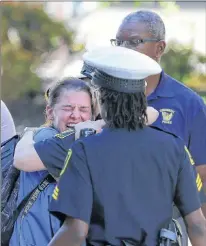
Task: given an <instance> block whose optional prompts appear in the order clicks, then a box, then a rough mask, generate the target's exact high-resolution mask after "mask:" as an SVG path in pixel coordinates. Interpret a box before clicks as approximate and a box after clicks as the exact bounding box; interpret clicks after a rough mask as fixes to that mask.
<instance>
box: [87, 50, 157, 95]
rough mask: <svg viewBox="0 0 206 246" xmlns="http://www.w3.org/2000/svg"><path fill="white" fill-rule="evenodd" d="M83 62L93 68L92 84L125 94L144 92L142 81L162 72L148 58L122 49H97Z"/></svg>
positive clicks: (88, 54) (143, 82)
mask: <svg viewBox="0 0 206 246" xmlns="http://www.w3.org/2000/svg"><path fill="white" fill-rule="evenodd" d="M83 60H84V62H86V63H87V64H88V65H90V66H92V67H94V68H95V73H94V75H93V83H94V84H96V85H98V86H101V87H105V88H108V89H113V90H116V91H119V92H126V93H133V92H137V91H144V89H145V80H144V79H145V78H147V77H148V76H150V75H155V74H159V73H160V72H161V70H162V69H161V67H160V65H159V64H158V63H157V62H156V61H154V60H153V59H151V58H150V57H148V56H146V55H144V54H142V53H139V52H137V51H134V50H131V49H127V48H124V47H114V46H110V47H98V48H96V49H93V50H91V51H88V52H87V53H85V54H84V56H83Z"/></svg>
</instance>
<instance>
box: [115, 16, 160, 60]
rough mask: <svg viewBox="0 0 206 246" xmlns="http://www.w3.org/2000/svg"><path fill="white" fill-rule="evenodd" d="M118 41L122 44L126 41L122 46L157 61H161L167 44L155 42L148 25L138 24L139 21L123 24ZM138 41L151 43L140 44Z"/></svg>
mask: <svg viewBox="0 0 206 246" xmlns="http://www.w3.org/2000/svg"><path fill="white" fill-rule="evenodd" d="M116 39H117V40H120V42H121V41H125V42H122V44H120V46H123V47H126V48H129V49H133V50H136V51H138V52H140V53H143V54H145V55H147V56H149V57H151V58H152V59H154V60H155V61H159V59H160V58H161V56H162V54H163V52H164V48H165V42H164V41H159V40H155V39H154V38H153V37H152V35H151V33H149V32H148V30H147V27H146V25H145V24H144V23H141V22H138V20H135V21H128V22H123V23H122V24H121V26H120V27H119V30H118V32H117V34H116ZM153 39H154V40H153ZM138 40H150V41H145V42H143V43H141V42H140V43H139V44H138ZM151 40H152V41H151Z"/></svg>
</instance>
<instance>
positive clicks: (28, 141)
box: [14, 131, 46, 172]
mask: <svg viewBox="0 0 206 246" xmlns="http://www.w3.org/2000/svg"><path fill="white" fill-rule="evenodd" d="M14 166H15V167H16V168H17V169H19V170H22V171H26V172H33V171H39V170H44V169H46V167H45V166H44V164H43V162H42V161H41V159H40V157H39V155H38V154H37V152H36V150H35V148H34V141H33V132H32V131H28V132H26V133H25V134H24V136H23V138H22V139H21V140H20V141H19V143H18V144H17V146H16V149H15V154H14Z"/></svg>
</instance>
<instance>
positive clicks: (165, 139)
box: [149, 126, 184, 147]
mask: <svg viewBox="0 0 206 246" xmlns="http://www.w3.org/2000/svg"><path fill="white" fill-rule="evenodd" d="M149 128H150V129H151V130H152V131H153V136H154V139H155V140H154V141H156V142H161V143H162V144H163V145H164V146H172V145H173V146H179V147H184V141H183V140H182V139H181V138H180V137H179V136H177V135H175V134H174V133H171V132H168V131H165V130H163V129H161V128H159V127H156V126H149Z"/></svg>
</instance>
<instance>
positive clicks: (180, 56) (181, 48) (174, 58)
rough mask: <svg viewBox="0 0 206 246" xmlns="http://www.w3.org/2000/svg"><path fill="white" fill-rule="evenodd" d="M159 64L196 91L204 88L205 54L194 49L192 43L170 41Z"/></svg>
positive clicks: (205, 86) (205, 85)
mask: <svg viewBox="0 0 206 246" xmlns="http://www.w3.org/2000/svg"><path fill="white" fill-rule="evenodd" d="M161 65H162V67H163V68H164V70H165V71H166V72H167V73H168V74H170V75H171V76H173V77H174V78H175V79H177V80H179V81H181V82H183V83H185V84H187V85H188V86H190V87H192V88H193V89H195V90H197V91H200V90H204V89H205V90H206V83H205V79H206V75H205V66H206V56H205V55H203V54H200V53H199V52H197V51H195V50H194V48H193V46H192V45H185V44H180V43H178V42H177V41H170V42H169V43H168V44H167V49H166V52H165V54H164V55H163V57H162V61H161Z"/></svg>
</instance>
